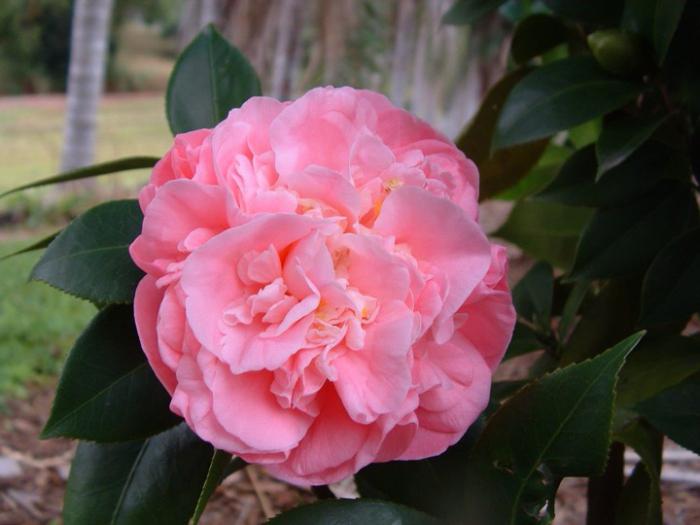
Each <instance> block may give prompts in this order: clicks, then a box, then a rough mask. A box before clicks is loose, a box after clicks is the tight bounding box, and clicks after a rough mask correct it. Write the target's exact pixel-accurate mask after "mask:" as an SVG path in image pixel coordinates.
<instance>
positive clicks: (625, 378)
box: [617, 335, 700, 407]
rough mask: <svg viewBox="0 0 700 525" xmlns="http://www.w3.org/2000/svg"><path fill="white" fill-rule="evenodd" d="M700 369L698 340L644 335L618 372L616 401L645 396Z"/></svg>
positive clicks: (627, 403)
mask: <svg viewBox="0 0 700 525" xmlns="http://www.w3.org/2000/svg"><path fill="white" fill-rule="evenodd" d="M698 372H700V341H698V340H697V339H695V338H692V337H684V336H680V335H673V336H665V337H656V338H648V339H646V340H645V341H643V342H642V344H640V345H639V348H638V349H637V350H635V352H634V354H632V356H630V358H629V359H628V360H627V363H626V364H625V367H624V368H623V369H622V372H621V373H620V384H619V387H618V397H617V399H618V404H619V405H620V406H624V407H628V406H632V405H634V404H636V403H639V402H641V401H644V400H645V399H649V398H651V397H653V396H655V395H656V394H658V393H659V392H662V391H663V390H666V389H667V388H670V387H672V386H674V385H676V384H678V383H680V382H682V381H684V380H685V379H687V378H688V377H690V376H691V375H693V374H696V373H698Z"/></svg>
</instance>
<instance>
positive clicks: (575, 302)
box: [557, 281, 591, 341]
mask: <svg viewBox="0 0 700 525" xmlns="http://www.w3.org/2000/svg"><path fill="white" fill-rule="evenodd" d="M590 286H591V283H589V282H587V281H578V282H577V283H576V284H575V285H574V287H573V289H572V290H571V292H570V293H569V296H568V297H567V298H566V302H565V303H564V309H563V311H562V313H561V318H560V319H559V326H557V334H558V335H559V340H560V341H564V340H566V338H567V337H568V336H569V332H571V327H572V326H573V325H574V321H575V319H576V314H578V311H579V308H581V305H582V304H583V300H584V299H585V298H586V296H587V295H588V289H589V288H590Z"/></svg>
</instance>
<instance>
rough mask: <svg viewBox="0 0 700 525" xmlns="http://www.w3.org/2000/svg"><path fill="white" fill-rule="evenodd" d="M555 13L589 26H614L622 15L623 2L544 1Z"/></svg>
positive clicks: (609, 0)
mask: <svg viewBox="0 0 700 525" xmlns="http://www.w3.org/2000/svg"><path fill="white" fill-rule="evenodd" d="M544 3H545V5H546V6H547V7H549V8H550V9H551V10H552V11H554V13H556V14H557V15H560V16H564V17H566V18H571V19H573V20H576V21H579V22H585V23H589V24H614V23H616V22H617V21H618V20H619V19H620V16H621V15H622V10H623V4H624V2H623V0H586V1H585V2H581V0H544Z"/></svg>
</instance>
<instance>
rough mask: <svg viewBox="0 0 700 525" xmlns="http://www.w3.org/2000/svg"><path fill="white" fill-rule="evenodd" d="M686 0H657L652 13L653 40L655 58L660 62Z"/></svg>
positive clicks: (663, 57) (664, 55)
mask: <svg viewBox="0 0 700 525" xmlns="http://www.w3.org/2000/svg"><path fill="white" fill-rule="evenodd" d="M685 3H686V0H672V1H670V2H669V1H668V0H657V1H656V10H655V13H654V33H653V42H654V50H655V51H656V60H657V63H658V64H662V63H663V62H664V59H665V58H666V53H667V52H668V48H669V46H670V45H671V40H673V35H674V34H675V33H676V28H677V27H678V24H679V22H680V20H681V15H682V14H683V9H685Z"/></svg>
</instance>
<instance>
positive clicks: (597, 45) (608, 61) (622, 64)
mask: <svg viewBox="0 0 700 525" xmlns="http://www.w3.org/2000/svg"><path fill="white" fill-rule="evenodd" d="M588 47H590V48H591V51H592V52H593V56H594V57H595V59H596V60H597V61H598V63H599V64H600V65H601V66H602V67H603V69H605V70H606V71H609V72H610V73H613V74H615V75H620V76H630V75H634V74H635V73H637V74H638V73H640V72H641V71H642V69H643V68H644V66H645V64H646V56H645V53H644V45H643V42H642V41H641V39H640V38H639V37H638V36H636V35H632V34H629V33H625V32H623V31H621V30H620V29H602V30H600V31H595V32H594V33H591V34H590V35H588Z"/></svg>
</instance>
